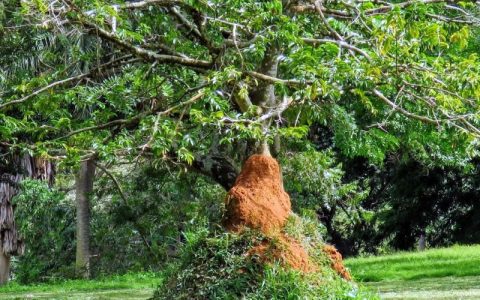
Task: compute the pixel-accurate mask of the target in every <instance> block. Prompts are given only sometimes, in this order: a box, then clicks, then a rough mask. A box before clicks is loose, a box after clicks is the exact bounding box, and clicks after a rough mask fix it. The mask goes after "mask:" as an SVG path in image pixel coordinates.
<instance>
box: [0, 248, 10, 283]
mask: <svg viewBox="0 0 480 300" xmlns="http://www.w3.org/2000/svg"><path fill="white" fill-rule="evenodd" d="M9 278H10V256H9V255H6V254H4V253H3V252H2V251H0V285H4V284H6V283H7V282H8V279H9Z"/></svg>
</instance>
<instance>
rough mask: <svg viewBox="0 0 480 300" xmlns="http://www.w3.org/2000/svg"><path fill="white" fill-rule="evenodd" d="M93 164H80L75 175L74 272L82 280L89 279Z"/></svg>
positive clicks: (90, 161) (91, 162)
mask: <svg viewBox="0 0 480 300" xmlns="http://www.w3.org/2000/svg"><path fill="white" fill-rule="evenodd" d="M94 177H95V164H94V161H93V160H87V161H84V162H82V163H81V166H80V170H79V172H78V174H77V177H76V180H75V184H76V206H77V253H76V263H75V266H76V271H77V274H78V275H79V276H81V277H83V278H89V277H90V196H91V194H92V191H93V181H94Z"/></svg>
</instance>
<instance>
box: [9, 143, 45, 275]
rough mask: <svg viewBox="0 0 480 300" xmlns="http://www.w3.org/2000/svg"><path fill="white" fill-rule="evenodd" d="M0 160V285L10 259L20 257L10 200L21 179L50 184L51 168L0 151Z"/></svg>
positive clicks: (21, 244) (21, 248) (27, 157)
mask: <svg viewBox="0 0 480 300" xmlns="http://www.w3.org/2000/svg"><path fill="white" fill-rule="evenodd" d="M1 150H2V151H1V152H0V153H2V157H1V159H0V284H5V283H6V282H7V281H8V279H9V277H10V258H11V256H13V255H21V254H22V253H23V251H24V247H25V245H24V243H25V242H24V241H23V240H22V237H21V236H20V235H19V233H18V232H17V228H16V226H15V215H14V207H13V206H12V198H13V197H14V196H15V194H16V193H17V192H18V189H19V184H20V182H21V181H22V179H24V178H33V179H40V180H45V181H47V182H48V183H49V184H52V183H53V178H54V169H53V165H52V164H51V163H50V162H48V161H46V160H43V159H39V158H33V157H31V156H30V155H28V154H24V155H19V154H8V153H5V152H6V151H5V150H4V149H1Z"/></svg>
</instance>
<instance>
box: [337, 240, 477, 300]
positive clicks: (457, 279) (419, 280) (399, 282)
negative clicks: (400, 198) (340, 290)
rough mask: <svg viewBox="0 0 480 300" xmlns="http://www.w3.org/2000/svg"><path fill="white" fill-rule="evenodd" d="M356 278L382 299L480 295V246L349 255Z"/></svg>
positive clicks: (472, 297) (460, 297) (350, 266)
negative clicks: (360, 255)
mask: <svg viewBox="0 0 480 300" xmlns="http://www.w3.org/2000/svg"><path fill="white" fill-rule="evenodd" d="M345 263H346V265H347V266H348V267H349V268H350V270H351V272H352V274H353V276H354V277H355V280H357V281H360V282H364V284H365V285H366V286H368V287H370V288H371V289H372V290H378V291H379V292H380V295H381V297H382V299H431V300H433V299H480V246H453V247H450V248H441V249H432V250H427V251H424V252H400V253H396V254H392V255H385V256H376V257H373V256H372V257H360V258H353V259H347V260H346V261H345Z"/></svg>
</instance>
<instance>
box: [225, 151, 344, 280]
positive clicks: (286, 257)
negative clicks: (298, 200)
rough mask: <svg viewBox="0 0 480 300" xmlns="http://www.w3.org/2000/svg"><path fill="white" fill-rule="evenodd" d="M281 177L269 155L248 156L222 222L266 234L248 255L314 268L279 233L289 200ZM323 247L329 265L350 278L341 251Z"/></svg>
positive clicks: (302, 251)
mask: <svg viewBox="0 0 480 300" xmlns="http://www.w3.org/2000/svg"><path fill="white" fill-rule="evenodd" d="M281 178H282V177H281V171H280V166H279V165H278V163H277V161H276V160H275V159H274V158H272V157H271V156H267V155H259V154H255V155H252V156H251V157H249V158H248V159H247V161H246V162H245V164H244V165H243V168H242V172H241V173H240V175H239V176H238V178H237V180H236V182H235V185H234V186H233V187H232V188H231V189H230V191H229V192H228V194H227V197H226V200H225V204H226V214H225V219H224V225H225V227H226V228H227V229H228V230H230V231H234V232H239V231H241V230H242V229H243V228H244V227H248V228H252V229H258V230H260V231H261V232H263V233H264V234H265V235H266V236H267V237H268V239H266V240H265V241H263V242H262V243H260V244H259V245H257V246H255V247H254V248H252V249H251V250H250V251H249V252H248V253H247V255H257V256H259V258H260V260H261V261H264V262H272V261H274V260H276V261H279V262H280V263H282V264H284V265H288V266H290V267H292V268H293V269H296V270H299V271H303V272H312V271H315V270H317V269H318V268H317V266H315V265H314V264H312V262H311V261H310V258H309V256H308V254H307V252H306V251H305V249H304V248H303V247H302V246H301V244H300V243H298V242H297V241H295V240H294V239H292V238H289V237H287V236H285V234H283V233H282V230H283V228H284V226H285V222H286V220H287V218H288V216H289V215H290V213H291V203H290V197H289V196H288V194H287V193H286V192H285V190H284V189H283V182H282V179H281ZM332 249H333V250H332ZM324 251H325V252H326V253H327V254H328V255H329V257H330V259H331V260H332V267H333V268H334V269H335V270H337V272H338V273H339V274H340V275H341V276H343V277H344V278H346V279H350V274H349V273H348V271H347V270H346V269H345V267H344V266H343V264H342V256H341V255H340V253H338V251H336V249H335V248H333V247H331V246H330V247H325V249H324Z"/></svg>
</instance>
